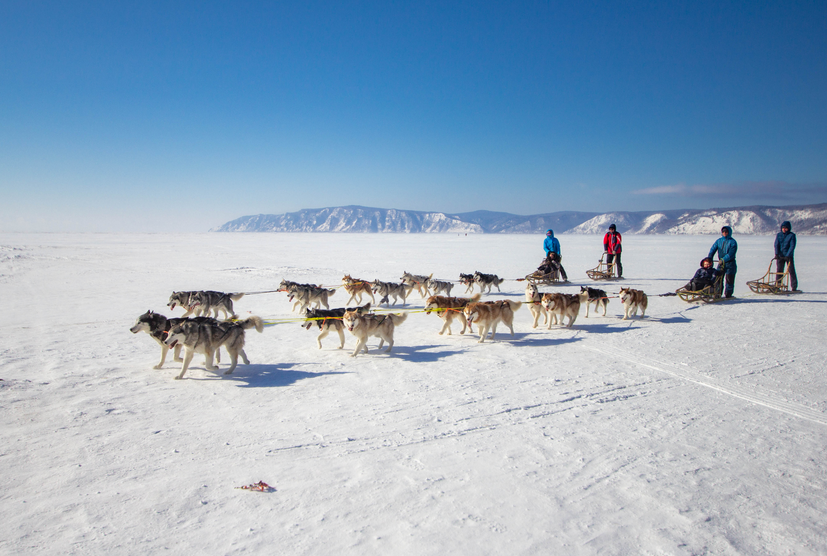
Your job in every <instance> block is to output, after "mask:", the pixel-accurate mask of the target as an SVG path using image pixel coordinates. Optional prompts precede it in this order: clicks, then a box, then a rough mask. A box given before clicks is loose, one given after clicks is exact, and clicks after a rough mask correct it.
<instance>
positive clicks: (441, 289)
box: [425, 278, 454, 297]
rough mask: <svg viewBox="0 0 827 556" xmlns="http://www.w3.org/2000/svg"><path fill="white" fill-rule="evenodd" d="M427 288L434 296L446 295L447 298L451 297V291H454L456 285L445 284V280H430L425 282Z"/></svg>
mask: <svg viewBox="0 0 827 556" xmlns="http://www.w3.org/2000/svg"><path fill="white" fill-rule="evenodd" d="M425 286H426V287H427V288H428V289H430V290H431V293H432V294H433V295H439V294H441V293H444V294H445V295H446V296H447V297H450V296H451V289H453V287H454V284H452V283H451V282H445V281H444V280H436V279H434V278H428V280H426V281H425Z"/></svg>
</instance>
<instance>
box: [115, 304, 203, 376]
mask: <svg viewBox="0 0 827 556" xmlns="http://www.w3.org/2000/svg"><path fill="white" fill-rule="evenodd" d="M202 318H203V317H202ZM186 320H187V319H186V318H184V317H182V318H174V319H169V318H167V317H165V316H164V315H162V314H160V313H153V312H152V311H147V312H146V313H144V314H143V315H141V316H140V317H138V318H137V319H136V320H135V324H134V325H133V326H132V328H130V329H129V331H130V332H132V333H133V334H137V333H138V332H146V333H147V334H149V335H150V336H151V337H152V339H153V340H155V341H156V342H158V344H159V345H160V346H161V362H160V363H158V364H157V365H155V366H154V367H153V369H160V368H161V367H163V366H164V361H166V359H167V353H168V352H169V346H168V345H166V344H165V343H164V340H166V336H167V333H168V332H169V330H170V328H172V327H173V326H177V325H179V324H181V323H182V322H185V321H186ZM180 353H181V346H175V351H174V353H173V360H174V361H181V357H180Z"/></svg>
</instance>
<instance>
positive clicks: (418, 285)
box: [400, 270, 434, 299]
mask: <svg viewBox="0 0 827 556" xmlns="http://www.w3.org/2000/svg"><path fill="white" fill-rule="evenodd" d="M433 276H434V273H433V272H432V273H431V274H430V275H428V276H423V275H422V274H411V273H410V272H408V271H407V270H405V271H403V272H402V278H400V280H402V283H403V284H405V285H407V286H410V287H411V288H415V289H416V291H418V292H419V295H421V296H422V299H425V298H426V297H428V296H430V295H431V292H430V291H428V280H430V279H431V278H433Z"/></svg>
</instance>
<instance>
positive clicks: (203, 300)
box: [190, 291, 244, 319]
mask: <svg viewBox="0 0 827 556" xmlns="http://www.w3.org/2000/svg"><path fill="white" fill-rule="evenodd" d="M242 297H244V294H243V293H223V292H214V291H200V292H195V293H194V294H193V295H192V296H191V297H190V302H191V305H192V307H194V308H195V310H196V312H197V313H198V314H200V315H203V316H205V317H208V316H210V313H212V317H213V318H216V319H217V318H218V312H219V311H221V312H223V313H224V318H225V319H232V318H235V312H234V311H233V301H238V300H239V299H241V298H242Z"/></svg>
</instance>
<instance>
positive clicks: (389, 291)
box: [373, 280, 411, 307]
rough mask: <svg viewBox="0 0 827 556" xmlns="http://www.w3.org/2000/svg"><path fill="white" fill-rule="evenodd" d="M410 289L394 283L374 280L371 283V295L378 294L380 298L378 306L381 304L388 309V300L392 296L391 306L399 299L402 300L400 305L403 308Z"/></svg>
mask: <svg viewBox="0 0 827 556" xmlns="http://www.w3.org/2000/svg"><path fill="white" fill-rule="evenodd" d="M410 291H411V289H410V288H409V287H407V286H406V285H405V284H396V283H394V282H383V281H381V280H374V281H373V293H378V294H379V295H381V296H382V298H381V299H380V300H379V305H382V304H383V303H384V304H385V305H387V306H388V307H390V304H391V303H390V298H391V296H393V304H394V305H396V302H397V301H398V300H399V298H402V305H403V306H404V305H405V304H406V303H407V297H408V294H409V293H410Z"/></svg>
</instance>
